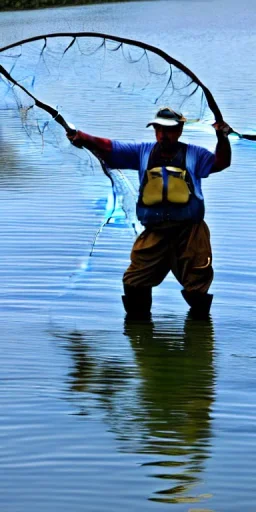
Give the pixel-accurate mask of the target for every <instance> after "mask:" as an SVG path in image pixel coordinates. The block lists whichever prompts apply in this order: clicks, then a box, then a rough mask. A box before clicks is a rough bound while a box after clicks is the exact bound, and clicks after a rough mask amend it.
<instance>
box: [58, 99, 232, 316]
mask: <svg viewBox="0 0 256 512" xmlns="http://www.w3.org/2000/svg"><path fill="white" fill-rule="evenodd" d="M185 123H186V118H185V117H184V116H183V115H182V114H181V113H179V112H175V111H174V110H172V109H171V108H169V107H164V108H161V109H160V110H159V111H158V112H157V114H156V116H155V118H154V119H153V120H151V121H150V122H149V123H148V124H147V127H148V126H153V128H154V130H155V137H156V141H155V142H152V143H148V142H142V143H131V142H128V143H127V142H122V141H119V140H110V139H103V138H100V137H94V136H92V135H89V134H87V133H84V132H82V131H80V130H78V131H77V132H76V133H75V135H68V138H69V139H70V141H71V142H72V144H74V145H75V146H77V147H85V148H87V149H89V150H90V151H91V152H93V153H94V154H95V155H96V156H98V157H99V158H100V159H102V160H103V161H104V162H105V163H106V165H107V167H109V168H113V169H135V170H137V171H138V172H139V181H140V189H139V196H138V201H137V210H136V213H137V217H138V220H139V221H140V222H141V223H142V224H143V226H144V227H145V229H144V231H143V232H142V233H141V234H140V235H139V236H138V238H137V239H136V241H135V243H134V245H133V248H132V252H131V263H130V265H129V267H128V268H127V270H126V271H125V273H124V276H123V286H124V295H123V297H122V300H123V304H124V308H125V311H126V313H127V316H128V317H129V318H138V319H143V318H149V317H150V310H151V305H152V287H154V286H158V285H159V284H160V283H161V282H162V281H163V279H164V278H165V277H166V276H167V274H168V273H169V272H170V271H172V273H173V274H174V276H175V278H176V279H177V280H178V281H179V283H180V284H181V285H182V287H183V289H182V291H181V293H182V295H183V298H184V299H185V301H186V302H187V303H188V305H189V306H190V313H191V316H192V317H194V318H200V319H201V318H207V317H208V315H209V312H210V307H211V303H212V299H213V295H212V294H210V293H208V290H209V288H210V285H211V283H212V280H213V268H212V251H211V244H210V232H209V228H208V226H207V224H206V222H205V221H204V213H205V208H204V197H203V193H202V189H201V178H207V177H208V176H209V174H212V173H216V172H219V171H222V170H223V169H226V168H227V167H229V166H230V163H231V147H230V143H229V140H228V134H229V132H230V131H231V128H230V126H229V125H228V124H227V123H225V122H224V121H223V122H220V123H217V122H215V123H214V124H213V127H214V129H215V130H216V136H217V145H216V149H215V153H211V152H210V151H208V150H207V149H205V148H202V147H199V146H195V145H192V144H185V143H184V142H180V140H179V139H180V137H181V135H182V131H183V127H184V124H185Z"/></svg>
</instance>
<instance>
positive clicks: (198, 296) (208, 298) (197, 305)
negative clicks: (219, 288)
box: [181, 290, 213, 320]
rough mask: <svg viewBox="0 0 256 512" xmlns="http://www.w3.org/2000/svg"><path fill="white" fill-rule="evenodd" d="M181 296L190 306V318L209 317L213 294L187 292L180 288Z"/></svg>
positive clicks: (200, 318) (203, 318)
mask: <svg viewBox="0 0 256 512" xmlns="http://www.w3.org/2000/svg"><path fill="white" fill-rule="evenodd" d="M181 293H182V295H183V298H184V299H185V301H186V302H187V304H188V305H189V306H190V314H191V317H192V318H195V319H198V320H205V319H207V318H208V317H209V313H210V309H211V304H212V299H213V295H212V294H210V293H201V292H197V291H192V292H187V291H186V290H181Z"/></svg>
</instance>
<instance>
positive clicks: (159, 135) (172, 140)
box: [154, 123, 183, 151]
mask: <svg viewBox="0 0 256 512" xmlns="http://www.w3.org/2000/svg"><path fill="white" fill-rule="evenodd" d="M154 129H155V134H156V140H157V142H158V143H159V144H160V146H161V149H162V150H163V151H168V150H169V149H171V148H170V146H172V145H173V144H176V143H177V142H178V140H179V138H180V136H181V134H182V130H183V124H182V123H180V124H176V125H175V126H161V125H160V124H155V125H154Z"/></svg>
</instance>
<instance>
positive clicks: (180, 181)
mask: <svg viewBox="0 0 256 512" xmlns="http://www.w3.org/2000/svg"><path fill="white" fill-rule="evenodd" d="M186 173H187V171H186V170H183V169H180V168H179V167H154V168H153V169H150V170H148V171H147V174H146V183H145V185H144V186H143V187H142V195H141V199H142V202H143V204H144V205H145V206H154V205H156V204H159V203H166V202H169V203H177V204H186V203H187V202H188V200H189V196H190V190H189V187H188V184H187V182H186Z"/></svg>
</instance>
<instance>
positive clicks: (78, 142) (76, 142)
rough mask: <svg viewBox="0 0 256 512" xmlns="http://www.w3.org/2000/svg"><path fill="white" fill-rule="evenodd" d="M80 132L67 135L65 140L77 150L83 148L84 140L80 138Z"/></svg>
mask: <svg viewBox="0 0 256 512" xmlns="http://www.w3.org/2000/svg"><path fill="white" fill-rule="evenodd" d="M80 133H81V132H80V131H79V130H78V131H77V132H76V133H75V134H72V135H70V134H68V133H67V138H68V140H70V142H71V144H73V146H76V147H77V148H80V149H81V148H83V147H84V139H83V138H82V137H81V135H80Z"/></svg>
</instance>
